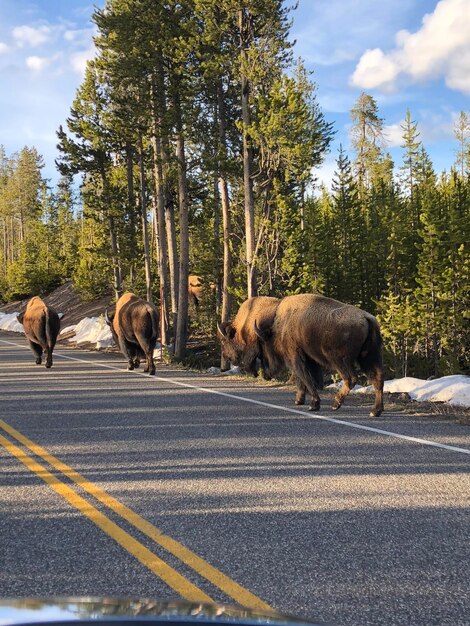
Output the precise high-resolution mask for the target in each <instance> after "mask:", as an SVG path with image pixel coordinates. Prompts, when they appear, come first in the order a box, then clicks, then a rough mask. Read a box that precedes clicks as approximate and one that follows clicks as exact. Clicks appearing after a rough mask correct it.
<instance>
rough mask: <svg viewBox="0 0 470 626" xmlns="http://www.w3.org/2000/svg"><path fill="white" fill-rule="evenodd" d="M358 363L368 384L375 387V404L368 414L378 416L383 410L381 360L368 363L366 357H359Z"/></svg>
mask: <svg viewBox="0 0 470 626" xmlns="http://www.w3.org/2000/svg"><path fill="white" fill-rule="evenodd" d="M358 363H359V365H360V366H361V369H362V371H363V372H364V373H365V374H366V376H367V380H368V381H369V384H371V385H373V386H374V389H375V404H374V408H373V409H372V411H371V412H370V413H369V416H370V417H379V415H381V414H382V411H383V410H384V401H383V400H384V373H383V369H382V364H381V361H379V362H378V363H377V362H376V363H368V362H367V360H366V359H362V358H359V359H358Z"/></svg>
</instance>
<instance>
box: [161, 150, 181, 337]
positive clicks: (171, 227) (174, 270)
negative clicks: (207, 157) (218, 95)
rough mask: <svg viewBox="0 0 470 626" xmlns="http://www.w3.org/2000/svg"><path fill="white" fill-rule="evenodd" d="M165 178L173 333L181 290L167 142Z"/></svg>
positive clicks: (164, 153)
mask: <svg viewBox="0 0 470 626" xmlns="http://www.w3.org/2000/svg"><path fill="white" fill-rule="evenodd" d="M162 158H163V178H164V181H165V222H166V236H167V239H168V262H169V266H170V298H171V322H172V328H173V331H175V330H176V321H177V316H178V295H179V294H178V290H179V266H178V244H177V240H176V220H175V203H174V200H173V194H172V191H171V188H170V181H169V173H168V170H169V163H170V160H169V156H168V146H167V145H166V141H163V142H162Z"/></svg>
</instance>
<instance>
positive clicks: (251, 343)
mask: <svg viewBox="0 0 470 626" xmlns="http://www.w3.org/2000/svg"><path fill="white" fill-rule="evenodd" d="M279 303H280V300H279V299H278V298H271V297H269V296H257V297H255V298H248V300H245V302H243V304H242V305H241V306H240V308H239V310H238V313H237V314H236V316H235V319H234V320H233V322H224V323H222V324H218V326H217V331H218V332H217V336H218V338H219V340H220V343H221V344H222V356H223V357H224V358H225V359H227V360H228V361H230V362H231V363H233V364H234V365H239V366H240V367H241V368H242V369H243V370H244V371H245V372H247V373H249V374H253V376H256V375H257V373H258V368H257V364H256V362H257V359H258V358H259V356H260V345H259V344H260V341H259V338H258V336H257V334H256V332H255V321H256V320H258V323H263V324H266V325H267V326H268V325H270V324H272V322H273V321H274V316H275V314H276V309H277V307H278V305H279Z"/></svg>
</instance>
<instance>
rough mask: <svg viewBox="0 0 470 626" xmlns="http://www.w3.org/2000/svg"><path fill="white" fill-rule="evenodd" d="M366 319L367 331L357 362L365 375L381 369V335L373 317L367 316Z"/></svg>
mask: <svg viewBox="0 0 470 626" xmlns="http://www.w3.org/2000/svg"><path fill="white" fill-rule="evenodd" d="M366 319H367V324H368V326H369V330H368V333H367V337H366V340H365V341H364V344H363V345H362V348H361V351H360V354H359V357H358V359H357V360H358V362H359V365H360V366H361V369H362V370H363V371H364V372H365V373H366V374H367V373H369V372H373V371H374V370H376V369H382V335H381V334H380V328H379V324H378V322H377V320H376V319H375V317H373V316H372V315H368V316H367V318H366Z"/></svg>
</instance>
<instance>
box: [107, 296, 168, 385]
mask: <svg viewBox="0 0 470 626" xmlns="http://www.w3.org/2000/svg"><path fill="white" fill-rule="evenodd" d="M105 317H106V322H107V323H108V325H109V326H110V328H111V332H112V334H113V338H114V341H115V343H116V345H117V346H118V347H119V349H120V350H121V352H122V353H123V354H124V356H125V357H127V359H128V362H129V365H128V369H130V370H133V369H134V368H135V367H139V364H140V359H141V358H145V359H146V361H147V362H146V366H145V369H144V371H145V372H148V373H149V374H155V363H154V361H153V351H154V350H155V345H156V343H157V339H158V323H159V319H158V312H157V310H156V309H155V307H154V306H152V305H151V304H150V303H149V302H146V301H145V300H142V299H141V298H138V297H137V296H136V295H135V294H133V293H130V292H127V293H125V294H123V295H122V296H121V297H120V298H119V300H118V301H117V302H116V307H115V309H114V311H110V310H108V309H106V314H105Z"/></svg>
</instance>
